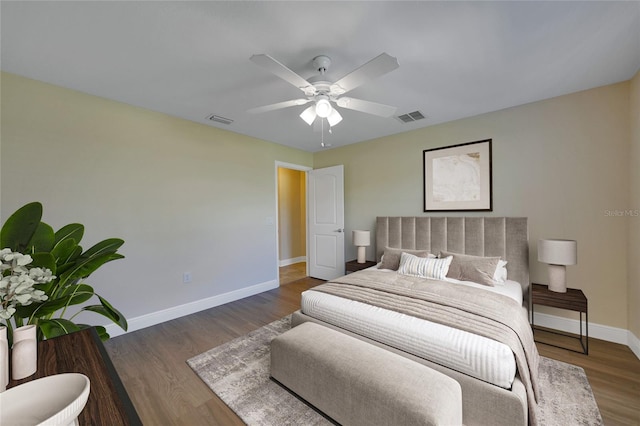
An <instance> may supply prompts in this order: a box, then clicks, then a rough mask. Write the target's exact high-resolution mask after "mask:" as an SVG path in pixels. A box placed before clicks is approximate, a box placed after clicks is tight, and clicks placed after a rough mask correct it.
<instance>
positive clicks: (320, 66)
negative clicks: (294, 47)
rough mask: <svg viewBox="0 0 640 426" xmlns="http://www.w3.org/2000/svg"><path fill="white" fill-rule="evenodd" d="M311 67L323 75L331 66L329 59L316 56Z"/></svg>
mask: <svg viewBox="0 0 640 426" xmlns="http://www.w3.org/2000/svg"><path fill="white" fill-rule="evenodd" d="M313 66H314V67H315V69H317V70H318V72H319V73H320V74H324V73H325V72H327V70H328V69H329V67H330V66H331V58H330V57H328V56H325V55H320V56H316V57H315V58H313Z"/></svg>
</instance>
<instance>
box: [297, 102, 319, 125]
mask: <svg viewBox="0 0 640 426" xmlns="http://www.w3.org/2000/svg"><path fill="white" fill-rule="evenodd" d="M300 118H302V119H303V120H304V121H305V122H306V123H307V124H308V125H309V126H311V125H312V124H313V121H314V120H315V119H316V107H315V106H314V105H311V106H310V107H309V108H307V109H305V110H304V111H302V114H300Z"/></svg>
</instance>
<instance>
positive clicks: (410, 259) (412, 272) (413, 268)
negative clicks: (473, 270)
mask: <svg viewBox="0 0 640 426" xmlns="http://www.w3.org/2000/svg"><path fill="white" fill-rule="evenodd" d="M452 259H453V256H447V257H445V258H441V259H440V258H430V257H426V258H425V257H418V256H414V255H412V254H409V253H404V252H403V253H402V256H401V257H400V266H399V267H398V273H399V274H402V275H409V276H412V277H421V278H430V279H432V280H444V279H445V278H446V277H447V272H448V271H449V265H451V260H452Z"/></svg>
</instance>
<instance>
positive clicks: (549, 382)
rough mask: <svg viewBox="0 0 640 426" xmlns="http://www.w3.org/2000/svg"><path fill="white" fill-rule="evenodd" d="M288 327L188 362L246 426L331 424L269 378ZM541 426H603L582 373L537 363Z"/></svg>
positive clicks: (287, 323)
mask: <svg viewBox="0 0 640 426" xmlns="http://www.w3.org/2000/svg"><path fill="white" fill-rule="evenodd" d="M290 328H291V317H290V316H286V317H284V318H281V319H279V320H277V321H274V322H272V323H270V324H267V325H265V326H264V327H261V328H259V329H257V330H254V331H252V332H251V333H249V334H247V335H244V336H241V337H239V338H237V339H235V340H232V341H230V342H228V343H225V344H223V345H220V346H218V347H215V348H213V349H211V350H209V351H207V352H204V353H202V354H200V355H197V356H195V357H193V358H191V359H189V360H188V361H187V364H189V366H190V367H191V368H192V369H193V371H195V373H196V374H197V375H198V376H200V378H201V379H202V380H203V381H204V382H205V383H206V384H207V385H208V386H209V388H211V390H212V391H213V392H214V393H215V394H216V395H218V397H220V399H222V400H223V401H224V402H225V404H227V405H228V406H229V408H231V409H232V410H233V411H234V412H235V413H236V414H237V415H238V416H239V417H240V418H241V419H242V420H243V421H244V422H245V423H246V424H247V425H249V426H254V425H255V426H270V425H274V426H275V425H278V426H280V425H310V426H315V425H331V424H333V423H332V422H331V421H330V420H329V419H327V418H325V417H323V416H322V415H321V414H320V413H319V412H317V411H316V410H315V409H313V408H312V407H310V406H309V405H307V404H306V403H304V402H303V401H301V400H300V399H298V398H297V397H296V396H295V395H293V394H291V393H290V392H289V391H287V390H286V389H285V388H284V387H282V386H280V385H278V384H277V383H275V382H274V381H272V380H270V379H269V356H270V353H269V348H270V345H269V344H270V342H271V340H272V339H273V338H274V337H276V336H278V335H279V334H281V333H284V332H285V331H287V330H289V329H290ZM539 381H540V387H541V395H540V396H541V400H540V401H539V404H538V410H539V413H538V416H539V419H540V424H541V425H544V426H554V425H557V426H569V425H584V426H587V425H594V426H595V425H602V424H603V422H602V417H601V416H600V411H599V410H598V405H597V404H596V401H595V399H594V397H593V393H592V391H591V386H590V385H589V381H588V380H587V376H586V374H585V372H584V370H583V369H582V368H580V367H577V366H575V365H571V364H567V363H564V362H560V361H555V360H553V359H550V358H545V357H542V358H541V362H540V378H539Z"/></svg>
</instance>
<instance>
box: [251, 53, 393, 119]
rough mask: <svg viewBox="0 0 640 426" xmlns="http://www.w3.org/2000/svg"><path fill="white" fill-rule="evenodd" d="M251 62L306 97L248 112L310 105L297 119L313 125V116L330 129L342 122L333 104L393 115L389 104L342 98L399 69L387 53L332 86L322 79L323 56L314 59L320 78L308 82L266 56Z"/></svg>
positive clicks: (327, 61) (325, 60)
mask: <svg viewBox="0 0 640 426" xmlns="http://www.w3.org/2000/svg"><path fill="white" fill-rule="evenodd" d="M251 61H252V62H253V63H255V64H256V65H259V66H261V67H263V68H265V69H266V70H267V71H270V72H272V73H273V74H275V75H277V76H278V77H280V78H281V79H283V80H284V81H286V82H287V83H289V84H292V85H294V86H295V87H297V88H298V89H300V90H302V92H303V93H304V95H305V96H306V98H300V99H292V100H289V101H284V102H278V103H275V104H271V105H265V106H261V107H257V108H252V109H250V110H249V111H248V112H250V113H262V112H267V111H274V110H278V109H282V108H289V107H292V106H297V105H305V104H307V103H309V102H313V105H311V106H310V107H308V108H307V109H305V110H304V111H302V114H300V118H302V119H303V120H304V121H305V122H306V123H307V124H308V125H312V124H313V122H314V121H315V119H316V117H320V118H321V119H324V118H326V119H327V121H328V122H329V126H335V125H336V124H338V123H339V122H340V121H342V116H341V115H340V113H339V112H338V111H337V110H336V108H335V107H334V106H333V105H332V103H334V104H335V105H337V106H339V107H341V108H347V109H351V110H354V111H360V112H364V113H367V114H373V115H377V116H379V117H391V116H392V115H393V114H395V112H396V108H395V107H392V106H389V105H384V104H379V103H375V102H370V101H364V100H362V99H356V98H349V97H346V96H342V95H344V94H345V93H347V92H349V91H350V90H353V89H355V88H356V87H358V86H361V85H362V84H364V83H367V82H368V81H370V80H373V79H374V78H377V77H380V76H381V75H384V74H386V73H388V72H391V71H393V70H395V69H396V68H398V66H399V65H398V60H397V59H396V58H394V57H393V56H389V55H388V54H386V53H382V54H381V55H379V56H376V57H375V58H373V59H372V60H370V61H369V62H367V63H366V64H364V65H362V66H361V67H359V68H356V69H355V70H353V71H352V72H350V73H349V74H347V75H346V76H344V77H342V78H341V79H340V80H338V81H336V82H335V83H331V82H329V81H326V80H325V77H324V74H325V72H326V71H327V69H328V68H329V66H330V65H331V58H329V57H328V56H325V55H320V56H316V57H315V58H313V65H314V67H315V68H316V69H317V70H318V72H319V73H320V75H318V76H316V77H314V78H311V79H309V80H305V79H304V78H302V77H301V76H300V75H298V74H296V73H295V72H293V71H292V70H290V69H289V68H287V67H286V66H285V65H283V64H282V63H280V62H278V61H277V60H276V59H274V58H272V57H271V56H269V55H266V54H260V55H253V56H251Z"/></svg>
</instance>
